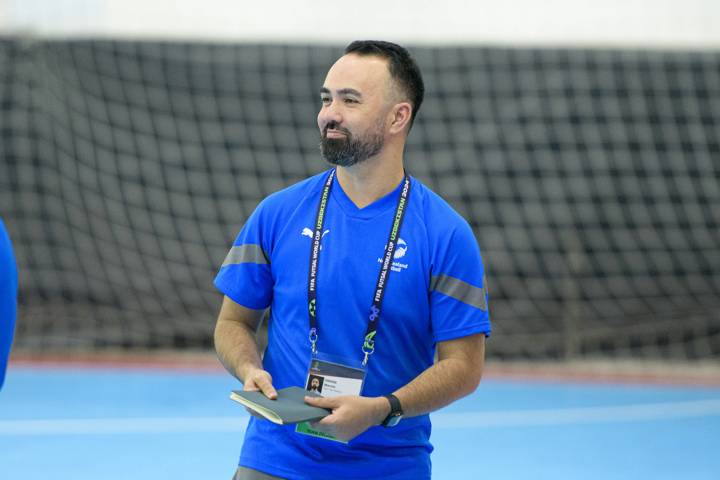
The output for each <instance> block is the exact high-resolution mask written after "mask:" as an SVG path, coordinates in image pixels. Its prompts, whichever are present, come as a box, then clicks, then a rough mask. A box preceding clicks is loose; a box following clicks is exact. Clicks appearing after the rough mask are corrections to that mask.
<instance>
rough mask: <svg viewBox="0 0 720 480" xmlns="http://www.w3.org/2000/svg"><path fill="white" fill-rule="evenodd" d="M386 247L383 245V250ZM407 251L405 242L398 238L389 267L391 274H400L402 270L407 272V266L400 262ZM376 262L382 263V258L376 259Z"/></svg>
mask: <svg viewBox="0 0 720 480" xmlns="http://www.w3.org/2000/svg"><path fill="white" fill-rule="evenodd" d="M386 247H387V245H385V246H384V247H383V248H386ZM407 251H408V244H407V242H406V241H405V240H403V239H402V238H398V241H397V245H395V253H394V254H393V262H392V266H391V267H390V269H391V270H392V271H393V272H402V271H403V270H407V268H408V264H407V263H404V262H402V261H400V259H401V258H403V257H405V255H407ZM377 261H378V263H383V259H382V257H378V259H377Z"/></svg>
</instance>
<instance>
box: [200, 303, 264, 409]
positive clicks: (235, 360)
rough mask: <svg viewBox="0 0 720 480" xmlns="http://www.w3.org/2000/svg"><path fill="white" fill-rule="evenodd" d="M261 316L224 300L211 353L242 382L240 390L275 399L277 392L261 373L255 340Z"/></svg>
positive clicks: (260, 312) (254, 311) (259, 311)
mask: <svg viewBox="0 0 720 480" xmlns="http://www.w3.org/2000/svg"><path fill="white" fill-rule="evenodd" d="M264 313H265V310H253V309H250V308H247V307H243V306H242V305H239V304H238V303H236V302H234V301H233V300H232V299H230V298H229V297H227V296H225V297H224V298H223V303H222V307H220V313H219V314H218V319H217V323H216V324H215V334H214V339H215V351H216V352H217V355H218V358H219V359H220V362H221V363H222V364H223V366H224V367H225V368H226V369H227V371H228V372H230V373H231V374H232V375H234V376H235V377H236V378H237V379H238V380H240V381H241V382H242V384H243V390H252V391H261V392H263V393H264V394H265V396H267V397H268V398H270V399H275V398H277V391H276V390H275V388H274V387H273V385H272V377H271V376H270V374H269V373H268V372H266V371H265V370H264V369H263V366H262V360H261V358H260V352H259V350H258V344H257V341H256V337H255V334H256V332H257V329H258V326H259V325H260V321H261V320H262V317H263V314H264Z"/></svg>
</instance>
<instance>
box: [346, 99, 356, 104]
mask: <svg viewBox="0 0 720 480" xmlns="http://www.w3.org/2000/svg"><path fill="white" fill-rule="evenodd" d="M345 103H358V101H357V100H355V99H354V98H346V99H345Z"/></svg>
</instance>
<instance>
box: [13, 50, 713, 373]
mask: <svg viewBox="0 0 720 480" xmlns="http://www.w3.org/2000/svg"><path fill="white" fill-rule="evenodd" d="M412 51H413V53H414V55H415V56H416V58H417V60H418V62H419V64H420V66H421V68H422V70H423V72H424V76H425V80H426V87H427V97H426V101H425V104H424V105H423V108H422V110H421V112H420V115H419V117H418V119H417V122H416V124H415V126H414V128H413V132H412V134H411V135H410V138H409V144H408V148H407V155H406V158H407V166H408V168H409V170H410V172H411V173H412V174H413V175H415V176H417V177H418V178H420V179H421V180H422V181H424V182H426V183H427V184H428V185H429V186H430V187H431V188H433V189H434V190H436V191H437V192H438V193H440V194H441V195H442V196H443V197H444V198H446V199H447V200H448V201H449V202H450V203H451V204H453V206H454V207H455V208H456V209H457V210H458V211H459V212H460V213H461V214H462V215H464V216H465V218H467V219H468V220H469V222H470V223H471V225H472V227H473V229H474V230H475V233H476V235H477V238H478V240H479V243H480V245H481V248H482V252H483V257H484V260H485V263H486V267H487V270H488V278H489V286H490V293H491V309H492V318H493V322H494V333H493V339H492V341H491V344H490V348H489V350H488V353H489V354H490V355H491V356H494V357H500V358H540V357H546V358H547V357H572V356H596V355H601V356H608V357H620V356H634V357H649V358H683V359H700V358H712V357H718V356H720V314H718V312H719V311H720V228H719V227H720V182H718V178H719V173H720V172H719V170H720V162H719V161H718V159H719V158H720V144H719V141H720V130H719V124H718V122H719V121H720V54H718V53H717V52H661V51H655V52H641V51H604V50H534V49H506V48H429V47H425V48H413V49H412ZM340 53H341V49H340V48H332V47H320V46H289V45H251V44H242V45H225V44H187V43H166V42H130V41H95V40H82V41H59V40H41V39H32V38H31V39H27V38H5V39H1V40H0V105H1V109H0V155H1V156H2V158H1V161H0V215H2V216H3V217H4V219H5V221H6V224H7V225H8V228H9V230H10V233H11V235H12V237H13V240H14V243H15V248H16V255H17V257H18V264H19V269H20V275H21V283H20V292H21V293H20V310H19V311H20V319H19V321H18V331H17V338H16V348H20V349H22V348H26V349H31V350H34V351H42V350H50V349H63V350H72V349H88V348H90V349H99V348H104V347H120V348H126V349H135V348H137V349H141V348H142V349H144V348H209V347H210V346H211V343H212V329H213V325H214V319H215V315H216V312H217V310H218V306H219V302H220V297H219V295H218V293H217V292H216V291H214V289H213V287H212V283H211V282H212V278H213V276H214V274H215V272H216V270H217V268H218V266H219V265H220V263H221V262H222V259H223V258H224V256H225V254H226V252H227V249H228V248H229V246H230V244H231V242H232V240H233V238H234V236H235V234H236V233H237V231H238V229H239V228H240V226H241V225H242V223H243V222H244V220H245V219H246V218H247V216H248V215H249V214H250V213H251V212H252V210H253V209H254V207H255V206H256V204H257V203H258V202H259V200H260V199H261V198H263V197H264V196H265V195H267V194H269V193H271V192H273V191H276V190H278V189H280V188H282V187H284V186H287V185H289V184H291V183H293V182H295V181H298V180H300V179H302V178H305V177H306V176H308V175H311V174H314V173H317V172H319V171H321V170H322V169H324V168H325V166H324V164H323V162H322V161H321V160H320V158H319V153H318V148H317V142H318V134H317V129H316V126H315V116H316V114H317V109H318V106H319V103H318V99H317V92H318V89H319V86H320V85H321V84H322V81H323V78H324V75H325V73H326V71H327V68H328V67H329V65H331V64H332V63H333V61H334V60H335V59H336V58H337V57H338V56H339V54H340Z"/></svg>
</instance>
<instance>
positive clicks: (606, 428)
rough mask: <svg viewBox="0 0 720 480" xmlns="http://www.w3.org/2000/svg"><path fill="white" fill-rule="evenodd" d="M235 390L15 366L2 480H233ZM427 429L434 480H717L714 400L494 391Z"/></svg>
mask: <svg viewBox="0 0 720 480" xmlns="http://www.w3.org/2000/svg"><path fill="white" fill-rule="evenodd" d="M234 388H238V384H237V383H236V382H235V381H234V380H233V379H232V378H231V377H230V376H229V375H227V374H225V373H224V372H220V371H206V372H192V371H183V370H170V369H154V368H143V367H141V366H136V367H135V368H113V367H108V368H79V367H57V366H53V367H48V366H41V365H36V366H32V365H30V366H28V365H24V366H11V368H10V370H9V372H8V377H7V379H6V384H5V387H4V389H3V391H2V392H0V479H2V480H16V479H17V480H34V479H38V480H39V479H43V480H46V479H53V480H63V479H71V480H85V479H98V478H102V479H105V480H111V479H112V480H114V479H133V480H146V479H147V480H150V479H152V480H157V479H170V480H182V479H229V478H231V476H232V473H233V471H234V468H235V464H236V461H237V456H238V453H239V451H240V446H241V444H242V436H243V430H244V427H245V424H246V422H247V416H246V414H245V412H244V410H243V409H242V408H241V407H240V406H239V405H238V404H236V403H235V402H232V401H231V400H229V399H228V395H229V392H230V390H231V389H234ZM432 418H433V435H432V442H433V444H434V445H435V452H434V453H433V457H432V458H433V478H434V479H440V480H444V479H482V478H488V479H494V480H498V479H553V480H561V479H590V480H593V479H633V480H637V479H652V480H661V479H673V480H676V479H678V478H682V479H686V480H687V479H708V480H710V479H712V480H717V479H718V478H720V473H719V472H720V455H718V454H717V452H718V445H720V387H679V386H660V385H648V384H645V385H629V384H625V383H616V384H613V383H602V384H594V383H590V382H582V381H573V382H569V381H567V382H565V381H557V380H555V381H531V382H528V381H520V380H511V379H501V378H500V379H498V378H494V379H488V380H484V381H483V383H482V385H481V386H480V388H479V389H478V390H477V391H476V392H475V393H474V394H473V395H471V396H469V397H467V398H465V399H463V400H461V401H458V402H457V403H455V404H453V405H451V406H450V407H448V408H446V409H443V410H441V411H440V412H437V413H435V414H434V415H433V416H432Z"/></svg>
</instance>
